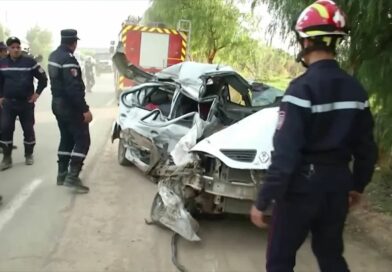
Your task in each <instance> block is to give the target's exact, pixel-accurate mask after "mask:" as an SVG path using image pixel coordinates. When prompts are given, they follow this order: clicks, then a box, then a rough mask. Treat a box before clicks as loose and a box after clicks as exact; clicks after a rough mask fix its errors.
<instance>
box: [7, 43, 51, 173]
mask: <svg viewBox="0 0 392 272" xmlns="http://www.w3.org/2000/svg"><path fill="white" fill-rule="evenodd" d="M7 46H8V51H9V55H8V56H7V57H6V58H4V59H1V60H0V106H1V107H2V120H1V127H2V129H1V131H2V133H1V139H0V144H1V145H2V146H3V152H4V156H3V161H2V163H1V165H0V170H5V169H8V168H10V167H12V157H11V153H12V146H13V145H12V143H13V134H14V129H15V121H16V117H19V120H20V123H21V125H22V129H23V133H24V147H25V159H26V161H25V162H26V164H27V165H32V164H33V163H34V159H33V151H34V146H35V132H34V122H35V119H34V106H35V102H36V101H37V99H38V97H39V96H40V94H41V92H42V91H43V90H44V89H45V87H46V86H47V81H48V80H47V77H46V74H45V71H44V70H43V69H42V68H41V66H40V65H39V64H38V63H37V62H36V61H35V60H34V59H32V58H30V57H27V56H23V55H22V51H21V47H20V40H19V39H18V38H17V37H10V38H8V39H7ZM34 77H35V78H37V79H38V86H37V89H36V91H34Z"/></svg>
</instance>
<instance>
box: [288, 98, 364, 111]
mask: <svg viewBox="0 0 392 272" xmlns="http://www.w3.org/2000/svg"><path fill="white" fill-rule="evenodd" d="M282 102H287V103H290V104H293V105H296V106H299V107H301V108H308V109H311V111H312V113H322V112H330V111H335V110H354V109H357V110H364V109H365V108H368V107H369V101H366V102H359V101H341V102H333V103H326V104H319V105H312V102H311V101H310V100H306V99H302V98H298V97H295V96H292V95H286V96H284V97H283V99H282Z"/></svg>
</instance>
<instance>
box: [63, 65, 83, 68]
mask: <svg viewBox="0 0 392 272" xmlns="http://www.w3.org/2000/svg"><path fill="white" fill-rule="evenodd" d="M62 67H63V68H69V67H73V68H80V66H79V65H77V64H64V65H63V66H62Z"/></svg>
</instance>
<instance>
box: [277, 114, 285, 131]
mask: <svg viewBox="0 0 392 272" xmlns="http://www.w3.org/2000/svg"><path fill="white" fill-rule="evenodd" d="M285 119H286V112H285V111H279V119H278V125H277V126H276V129H277V130H280V129H281V128H282V127H283V124H284V120H285Z"/></svg>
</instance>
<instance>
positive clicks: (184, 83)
mask: <svg viewBox="0 0 392 272" xmlns="http://www.w3.org/2000/svg"><path fill="white" fill-rule="evenodd" d="M112 60H113V63H114V65H115V66H116V68H117V70H118V71H119V73H120V74H121V75H123V76H124V77H126V78H128V79H131V80H134V81H136V82H137V83H139V84H140V83H144V82H147V81H174V82H176V83H178V84H180V85H181V87H182V88H181V90H180V91H181V92H183V93H184V94H185V95H187V96H188V97H190V98H191V99H193V100H196V101H200V100H201V99H202V98H203V95H204V92H205V90H204V89H205V88H204V87H205V86H206V84H207V81H208V78H213V77H228V78H229V77H230V78H231V81H232V82H235V84H236V85H237V87H238V89H239V90H240V91H241V92H243V94H246V93H247V92H248V90H249V89H250V88H251V86H250V85H249V83H248V82H247V81H246V80H245V79H244V78H243V77H242V76H241V75H240V74H238V73H237V72H236V71H234V70H233V68H231V67H230V66H226V65H221V64H207V63H198V62H189V61H186V62H182V63H178V64H175V65H173V66H170V67H167V68H165V69H163V70H161V71H160V72H158V73H156V74H151V73H147V72H145V71H143V69H141V68H140V67H137V66H136V65H134V64H132V63H130V62H129V61H128V60H127V57H126V55H125V53H124V48H123V47H122V45H121V44H120V45H119V46H118V47H117V50H116V53H115V54H114V55H113V58H112ZM234 79H235V80H234ZM238 85H240V86H238Z"/></svg>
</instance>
